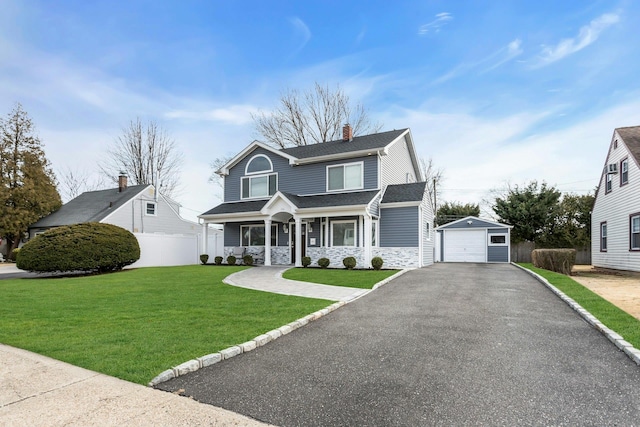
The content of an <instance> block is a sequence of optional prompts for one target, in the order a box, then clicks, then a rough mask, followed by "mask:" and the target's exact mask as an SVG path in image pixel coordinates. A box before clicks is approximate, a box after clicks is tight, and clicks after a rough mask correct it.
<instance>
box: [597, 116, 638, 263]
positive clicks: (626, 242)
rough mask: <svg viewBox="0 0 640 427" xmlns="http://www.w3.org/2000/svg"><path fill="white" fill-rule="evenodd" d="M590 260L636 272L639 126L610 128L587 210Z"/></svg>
mask: <svg viewBox="0 0 640 427" xmlns="http://www.w3.org/2000/svg"><path fill="white" fill-rule="evenodd" d="M591 263H592V264H593V265H594V266H596V267H605V268H613V269H618V270H630V271H640V126H632V127H622V128H617V129H615V130H614V131H613V137H612V138H611V142H610V144H609V150H608V152H607V157H606V160H605V162H604V167H603V169H602V172H601V174H600V181H599V184H598V188H597V190H596V198H595V202H594V205H593V210H592V213H591Z"/></svg>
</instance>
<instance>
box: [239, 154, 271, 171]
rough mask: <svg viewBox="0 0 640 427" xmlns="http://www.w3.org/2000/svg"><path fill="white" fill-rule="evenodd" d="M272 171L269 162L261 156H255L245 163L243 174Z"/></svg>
mask: <svg viewBox="0 0 640 427" xmlns="http://www.w3.org/2000/svg"><path fill="white" fill-rule="evenodd" d="M272 170H273V165H272V164H271V160H269V158H268V157H267V156H265V155H263V154H257V155H255V156H253V157H252V158H251V160H249V162H248V163H247V167H246V169H245V174H246V175H249V174H254V173H265V172H271V171H272Z"/></svg>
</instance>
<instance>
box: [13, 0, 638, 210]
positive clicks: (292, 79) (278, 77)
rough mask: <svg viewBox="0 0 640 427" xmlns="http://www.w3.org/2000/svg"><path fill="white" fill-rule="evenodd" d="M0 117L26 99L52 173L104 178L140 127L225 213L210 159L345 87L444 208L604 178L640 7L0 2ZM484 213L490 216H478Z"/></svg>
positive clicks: (194, 205)
mask: <svg viewBox="0 0 640 427" xmlns="http://www.w3.org/2000/svg"><path fill="white" fill-rule="evenodd" d="M0 10H2V13H1V14H0V114H1V115H2V116H5V115H6V114H7V113H8V112H9V111H10V110H11V109H12V107H13V105H14V103H15V102H20V103H22V105H23V107H24V108H25V109H26V110H27V111H28V113H29V114H30V115H31V117H32V118H33V119H34V121H35V123H36V125H37V128H38V133H39V135H40V137H41V139H42V141H43V142H44V144H45V151H46V154H47V157H48V158H49V160H50V161H51V162H52V164H53V167H54V169H55V170H62V169H64V168H71V169H76V170H82V171H84V172H86V173H93V172H95V171H97V166H96V165H97V163H98V162H99V161H100V159H101V158H103V157H104V154H105V151H106V148H107V147H108V146H109V145H110V144H111V143H112V141H113V140H114V139H115V137H117V136H118V135H119V134H120V132H121V131H120V130H121V128H122V127H123V126H124V125H125V124H126V123H127V122H128V121H129V120H130V119H133V118H135V117H136V116H139V117H141V118H142V119H153V120H157V121H159V122H160V123H162V124H163V126H164V127H165V128H166V129H167V130H168V131H169V132H170V133H171V135H172V137H173V138H174V139H175V140H176V143H177V145H178V147H179V149H180V150H181V151H182V152H183V154H184V159H185V162H184V165H183V172H182V186H183V190H182V192H181V193H180V194H179V195H178V196H177V197H176V199H177V200H178V201H179V202H181V203H182V204H183V213H184V214H185V216H186V217H189V218H190V219H194V218H195V216H196V215H197V214H198V213H202V212H204V211H205V210H208V209H210V208H211V207H213V206H215V205H216V204H218V203H219V202H220V193H221V192H220V189H219V187H217V186H215V185H213V184H209V183H208V182H207V179H208V177H209V175H210V173H211V169H210V166H209V165H210V163H211V161H213V159H214V158H216V157H219V156H224V155H229V154H234V153H236V152H238V151H240V150H241V149H242V148H243V147H244V146H246V145H247V144H249V143H250V142H251V141H252V140H254V139H255V138H256V137H257V136H258V135H256V134H255V132H254V127H253V122H252V120H251V117H250V114H251V112H257V111H260V110H263V111H269V110H271V109H272V108H273V107H275V106H276V105H277V103H278V100H279V96H280V94H281V93H282V92H283V91H285V90H287V89H300V90H306V89H308V88H309V87H311V86H312V85H313V83H314V82H316V81H317V82H319V83H321V84H329V85H332V86H333V85H336V84H339V85H340V86H341V87H342V88H343V89H344V90H345V91H346V92H347V93H348V95H349V96H350V97H351V99H352V100H355V101H360V102H361V103H362V104H364V105H365V107H367V108H368V110H369V114H370V115H371V117H372V118H373V119H374V120H375V121H378V122H381V123H382V124H383V130H390V129H399V128H405V127H409V128H411V132H412V135H413V138H414V141H415V143H416V147H417V151H418V154H419V156H421V157H424V158H433V161H434V163H435V164H436V166H438V167H440V168H442V169H443V170H444V183H443V189H444V191H443V197H442V200H446V201H458V202H463V203H467V202H472V203H477V202H481V201H482V200H484V199H490V198H491V192H490V190H492V189H497V188H501V187H504V186H505V185H506V184H507V183H510V184H512V185H515V184H518V185H522V184H525V183H527V182H528V181H530V180H534V179H536V180H538V181H546V182H548V183H549V184H552V185H556V186H557V187H558V188H559V189H560V190H562V191H565V192H574V193H578V194H585V193H586V192H588V191H592V190H593V189H594V188H595V186H596V185H597V184H598V180H599V177H600V172H601V168H602V166H603V164H604V160H605V156H606V153H607V149H608V144H609V142H610V139H611V135H612V132H613V129H614V128H616V127H622V126H633V125H640V97H639V95H640V79H638V76H640V38H639V37H638V32H637V23H638V22H639V21H640V2H637V1H632V0H626V1H625V0H623V1H618V2H615V1H600V0H597V1H589V0H584V1H565V2H558V1H545V0H542V1H537V2H530V1H524V0H523V1H498V0H495V1H488V0H487V1H424V0H423V1H398V2H389V1H367V2H364V1H353V2H344V1H340V2H338V1H269V2H264V1H244V2H233V1H180V2H158V1H135V0H132V1H126V2H124V1H121V2H116V1H92V2H86V1H64V0H60V1H55V2H51V1H34V0H15V1H14V0H0ZM487 213H488V212H487Z"/></svg>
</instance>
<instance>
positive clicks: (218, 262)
mask: <svg viewBox="0 0 640 427" xmlns="http://www.w3.org/2000/svg"><path fill="white" fill-rule="evenodd" d="M213 262H215V263H216V265H222V257H221V256H217V257H215V258H214V259H213Z"/></svg>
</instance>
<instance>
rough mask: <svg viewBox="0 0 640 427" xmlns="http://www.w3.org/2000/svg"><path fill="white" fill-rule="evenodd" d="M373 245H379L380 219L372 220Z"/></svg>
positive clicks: (375, 246)
mask: <svg viewBox="0 0 640 427" xmlns="http://www.w3.org/2000/svg"><path fill="white" fill-rule="evenodd" d="M371 246H372V247H374V248H377V247H378V221H372V222H371Z"/></svg>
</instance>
